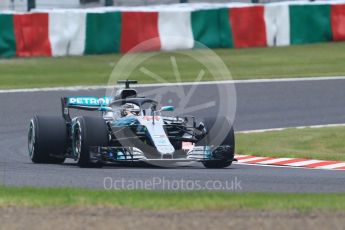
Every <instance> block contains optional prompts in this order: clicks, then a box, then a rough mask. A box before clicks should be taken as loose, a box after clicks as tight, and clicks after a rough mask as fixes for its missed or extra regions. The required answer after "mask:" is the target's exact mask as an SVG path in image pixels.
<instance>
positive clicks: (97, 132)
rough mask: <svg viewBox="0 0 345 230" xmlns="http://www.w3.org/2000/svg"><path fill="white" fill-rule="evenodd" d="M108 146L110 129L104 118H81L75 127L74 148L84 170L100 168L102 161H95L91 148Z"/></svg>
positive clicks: (79, 163) (78, 161)
mask: <svg viewBox="0 0 345 230" xmlns="http://www.w3.org/2000/svg"><path fill="white" fill-rule="evenodd" d="M93 146H108V127H107V124H106V122H105V120H104V119H103V118H102V117H86V116H84V117H80V118H78V119H77V121H76V123H75V124H74V126H73V140H72V148H73V152H74V155H75V156H76V157H77V163H78V165H79V166H80V167H83V168H100V167H102V166H103V162H102V161H101V159H94V158H92V156H91V154H90V147H93Z"/></svg>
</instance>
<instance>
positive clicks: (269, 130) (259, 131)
mask: <svg viewBox="0 0 345 230" xmlns="http://www.w3.org/2000/svg"><path fill="white" fill-rule="evenodd" d="M342 126H345V123H341V124H325V125H309V126H296V127H293V126H291V127H284V128H273V129H255V130H246V131H236V133H243V134H246V133H265V132H275V131H283V130H286V129H306V128H314V129H317V128H331V127H342Z"/></svg>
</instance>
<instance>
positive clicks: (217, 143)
mask: <svg viewBox="0 0 345 230" xmlns="http://www.w3.org/2000/svg"><path fill="white" fill-rule="evenodd" d="M203 124H204V127H205V129H206V135H205V136H204V138H203V139H202V140H201V141H200V142H199V143H197V145H202V146H210V147H211V149H212V156H211V159H210V160H207V161H204V162H203V165H204V166H205V167H206V168H225V167H228V166H230V165H231V164H232V161H233V160H234V154H235V133H234V129H233V127H232V124H231V121H230V120H229V119H228V118H227V117H223V116H220V117H208V118H205V119H204V120H203Z"/></svg>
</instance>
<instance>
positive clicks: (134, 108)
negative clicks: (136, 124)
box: [121, 103, 140, 117]
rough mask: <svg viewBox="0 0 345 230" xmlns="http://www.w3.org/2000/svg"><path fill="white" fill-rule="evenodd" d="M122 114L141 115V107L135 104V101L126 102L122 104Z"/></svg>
mask: <svg viewBox="0 0 345 230" xmlns="http://www.w3.org/2000/svg"><path fill="white" fill-rule="evenodd" d="M121 113H122V116H123V117H125V116H130V115H134V116H139V114H140V108H139V106H138V105H136V104H133V103H126V104H124V105H123V106H122V111H121Z"/></svg>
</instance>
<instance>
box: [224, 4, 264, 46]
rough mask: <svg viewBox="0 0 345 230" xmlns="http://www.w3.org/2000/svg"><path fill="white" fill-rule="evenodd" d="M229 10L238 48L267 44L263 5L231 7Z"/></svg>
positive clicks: (235, 44) (234, 39) (234, 38)
mask: <svg viewBox="0 0 345 230" xmlns="http://www.w3.org/2000/svg"><path fill="white" fill-rule="evenodd" d="M229 11H230V13H229V15H230V24H231V28H232V36H233V41H234V46H235V47H236V48H243V47H258V46H266V45H267V42H266V27H265V20H264V7H263V6H252V7H240V8H231V9H229Z"/></svg>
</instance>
